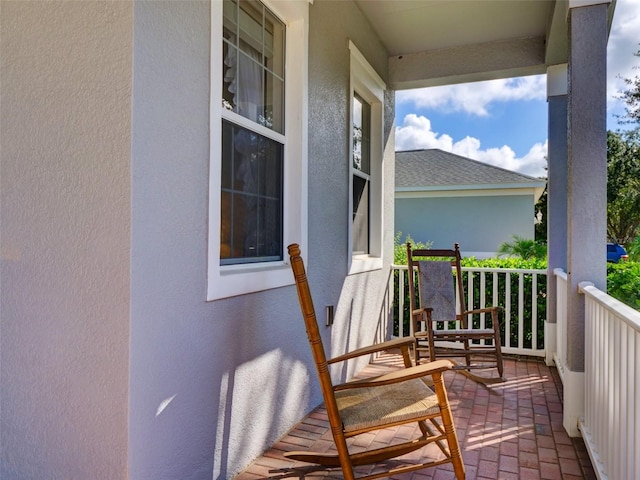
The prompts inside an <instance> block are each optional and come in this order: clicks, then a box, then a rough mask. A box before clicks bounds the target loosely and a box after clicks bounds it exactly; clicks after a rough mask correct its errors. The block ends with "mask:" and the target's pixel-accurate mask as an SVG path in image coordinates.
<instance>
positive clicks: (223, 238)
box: [220, 121, 284, 265]
mask: <svg viewBox="0 0 640 480" xmlns="http://www.w3.org/2000/svg"><path fill="white" fill-rule="evenodd" d="M222 138H223V142H222V201H221V208H220V217H221V228H220V264H221V265H227V264H234V263H249V262H260V261H262V262H264V261H274V260H282V255H283V253H282V252H283V245H282V175H283V163H284V162H283V160H284V155H283V146H282V144H280V143H278V142H275V141H273V140H271V139H269V138H267V137H265V136H262V135H259V134H257V133H254V132H252V131H250V130H247V129H246V128H242V127H239V126H236V125H233V124H231V123H230V122H228V121H223V122H222Z"/></svg>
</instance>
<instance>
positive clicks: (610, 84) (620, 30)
mask: <svg viewBox="0 0 640 480" xmlns="http://www.w3.org/2000/svg"><path fill="white" fill-rule="evenodd" d="M638 32H640V2H638V1H637V0H626V1H618V2H617V3H616V10H615V14H614V17H613V24H612V25H611V32H610V35H609V42H608V44H607V99H608V101H609V108H610V109H613V110H614V111H615V112H616V113H623V108H622V107H621V106H620V105H618V104H620V102H619V100H617V99H616V97H617V96H618V95H619V94H620V92H621V91H622V90H624V89H625V88H626V87H625V85H624V82H623V81H622V79H621V78H619V77H623V78H634V77H636V76H638V75H640V70H638V69H637V66H640V58H638V57H636V56H634V55H633V54H634V53H635V52H637V51H638V50H640V37H638ZM634 67H636V68H634Z"/></svg>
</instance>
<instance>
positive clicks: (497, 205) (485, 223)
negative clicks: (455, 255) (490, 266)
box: [395, 195, 534, 258]
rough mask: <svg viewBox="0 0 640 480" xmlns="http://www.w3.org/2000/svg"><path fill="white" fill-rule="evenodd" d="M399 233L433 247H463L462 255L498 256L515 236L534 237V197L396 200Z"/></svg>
mask: <svg viewBox="0 0 640 480" xmlns="http://www.w3.org/2000/svg"><path fill="white" fill-rule="evenodd" d="M395 210H396V212H395V231H396V232H402V235H401V236H402V238H401V240H402V241H404V239H405V237H406V235H410V236H411V238H413V240H414V241H416V242H425V243H426V242H433V248H447V247H449V246H452V245H453V244H454V243H455V242H457V243H459V244H460V249H461V251H462V254H463V255H465V256H472V255H473V256H476V257H478V258H486V257H491V256H494V255H495V252H496V251H497V250H498V247H499V246H500V244H501V243H503V242H507V241H512V240H513V239H512V235H519V236H521V237H524V238H533V236H534V222H533V213H534V212H533V196H532V195H505V196H484V197H483V196H464V197H433V198H396V203H395Z"/></svg>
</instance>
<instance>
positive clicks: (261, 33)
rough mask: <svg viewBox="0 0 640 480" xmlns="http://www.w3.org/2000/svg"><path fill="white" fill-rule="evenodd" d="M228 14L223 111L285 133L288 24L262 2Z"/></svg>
mask: <svg viewBox="0 0 640 480" xmlns="http://www.w3.org/2000/svg"><path fill="white" fill-rule="evenodd" d="M227 11H229V13H228V14H227ZM232 11H233V12H235V13H231V12H232ZM224 12H225V14H224V16H225V18H224V24H225V28H224V33H223V58H224V60H223V68H222V70H223V87H222V88H223V92H222V105H223V108H225V109H227V110H232V111H234V112H236V113H238V114H239V115H242V116H243V117H246V118H248V119H250V120H252V121H254V122H256V123H259V124H260V125H264V126H266V127H269V128H271V129H273V130H275V131H277V132H279V133H284V108H283V102H284V47H285V27H284V24H283V23H282V22H280V21H279V20H278V19H277V18H276V17H275V16H274V15H273V14H272V13H271V12H269V11H268V10H267V9H266V8H265V7H264V6H263V5H262V4H261V3H260V2H258V1H253V0H251V1H250V0H241V1H240V3H236V2H233V1H231V0H225V7H224ZM236 19H237V20H236ZM234 22H235V23H234Z"/></svg>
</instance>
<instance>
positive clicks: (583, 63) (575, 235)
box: [563, 0, 609, 436]
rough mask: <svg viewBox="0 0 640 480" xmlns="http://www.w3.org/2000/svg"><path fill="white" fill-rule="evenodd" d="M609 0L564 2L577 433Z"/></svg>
mask: <svg viewBox="0 0 640 480" xmlns="http://www.w3.org/2000/svg"><path fill="white" fill-rule="evenodd" d="M608 3H609V2H608V1H605V0H599V1H598V0H570V1H569V13H568V21H569V92H568V111H567V113H568V170H567V226H568V230H567V288H568V291H567V345H566V348H567V365H566V368H567V374H566V375H565V380H564V419H563V424H564V428H565V429H566V430H567V432H568V433H569V435H571V436H579V435H580V433H579V431H578V419H579V418H580V417H581V416H582V415H583V413H584V358H585V353H586V354H591V352H585V344H584V339H585V336H584V315H585V311H584V298H582V297H581V296H580V295H579V294H578V284H579V283H580V282H583V281H587V280H588V281H590V282H592V283H593V284H594V285H595V286H596V287H597V288H599V289H601V290H606V255H605V243H606V234H607V229H606V220H607V218H606V215H607V213H606V212H607V210H606V209H607V151H606V147H607V143H606V128H607V125H606V87H607V85H606V71H607V36H608V35H607V32H608V20H607V13H608V12H607V10H608Z"/></svg>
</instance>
